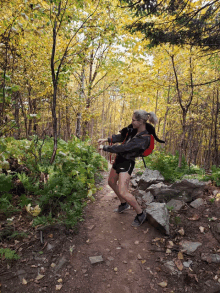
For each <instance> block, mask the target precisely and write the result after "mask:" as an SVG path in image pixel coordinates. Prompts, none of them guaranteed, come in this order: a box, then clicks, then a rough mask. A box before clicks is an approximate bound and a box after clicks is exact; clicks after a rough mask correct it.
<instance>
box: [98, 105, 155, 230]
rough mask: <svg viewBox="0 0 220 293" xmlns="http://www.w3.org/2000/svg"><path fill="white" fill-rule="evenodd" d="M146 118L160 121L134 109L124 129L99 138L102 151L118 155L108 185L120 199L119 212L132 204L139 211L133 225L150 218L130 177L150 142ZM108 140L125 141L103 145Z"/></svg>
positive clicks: (149, 114)
mask: <svg viewBox="0 0 220 293" xmlns="http://www.w3.org/2000/svg"><path fill="white" fill-rule="evenodd" d="M147 120H149V122H151V123H154V124H156V123H157V117H156V115H155V114H154V113H152V112H151V113H147V112H146V111H144V110H137V111H134V113H133V117H132V124H131V125H129V126H128V127H126V128H123V129H122V130H121V131H120V134H117V135H113V136H112V138H108V139H99V140H98V143H99V144H100V146H99V149H100V150H104V151H106V152H110V153H116V154H117V156H116V159H115V162H114V164H113V166H112V169H111V171H110V174H109V179H108V184H109V186H110V187H111V188H112V189H113V190H114V192H115V193H116V195H117V196H118V198H119V200H120V202H121V204H120V205H119V206H118V209H117V210H116V211H117V212H118V213H122V212H124V211H125V210H127V209H129V208H130V206H132V207H133V208H134V210H135V211H136V213H137V215H136V217H135V219H134V221H133V223H132V226H134V227H138V226H140V225H141V224H143V223H144V221H145V220H146V217H147V214H146V211H145V210H144V211H142V208H141V207H140V205H139V204H138V203H137V201H136V199H135V197H134V196H133V195H132V194H131V193H130V192H129V180H130V177H131V173H132V171H133V169H134V165H135V158H136V157H139V156H141V154H142V153H143V152H144V150H145V149H147V148H148V147H149V145H150V134H149V132H148V131H147V130H146V123H147ZM147 124H149V123H147ZM152 127H153V126H152ZM153 128H154V127H153ZM107 141H108V142H109V143H110V142H112V143H116V142H122V144H121V145H113V146H105V145H104V146H103V145H102V144H103V143H104V142H107Z"/></svg>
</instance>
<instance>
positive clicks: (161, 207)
mask: <svg viewBox="0 0 220 293" xmlns="http://www.w3.org/2000/svg"><path fill="white" fill-rule="evenodd" d="M146 212H147V219H148V221H149V223H150V224H151V225H152V226H154V227H155V228H157V229H159V230H160V231H161V232H162V233H165V234H166V235H169V212H168V210H167V208H166V204H165V203H157V202H152V203H150V204H149V205H148V206H147V208H146Z"/></svg>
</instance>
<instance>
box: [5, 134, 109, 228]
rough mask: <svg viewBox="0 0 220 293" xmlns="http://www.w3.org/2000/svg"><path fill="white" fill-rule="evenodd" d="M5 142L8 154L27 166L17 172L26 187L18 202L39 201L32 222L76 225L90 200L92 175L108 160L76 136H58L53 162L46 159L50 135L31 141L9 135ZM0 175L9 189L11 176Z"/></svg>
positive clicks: (51, 144)
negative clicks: (69, 137)
mask: <svg viewBox="0 0 220 293" xmlns="http://www.w3.org/2000/svg"><path fill="white" fill-rule="evenodd" d="M5 143H6V144H7V157H8V158H9V157H10V158H11V157H12V158H16V159H17V160H18V163H19V164H21V165H25V166H26V167H27V169H28V172H26V173H24V172H23V173H16V176H17V177H18V179H19V180H20V181H21V183H22V186H23V187H24V190H25V194H23V195H22V196H21V197H20V201H19V205H20V206H21V207H24V206H25V205H27V204H28V203H31V204H32V205H37V204H39V205H40V208H41V214H40V215H39V216H38V217H37V218H35V220H34V224H35V225H39V224H42V223H43V224H44V223H48V222H50V223H51V222H53V221H64V222H65V223H66V224H67V225H68V226H73V225H75V224H76V222H77V221H78V220H80V219H81V218H82V211H83V207H84V205H85V203H86V201H87V200H88V199H90V200H93V196H92V194H94V193H95V192H96V186H95V175H96V173H97V172H98V171H100V170H104V169H106V168H107V161H106V160H105V159H104V158H103V157H101V156H100V155H99V154H98V153H97V152H96V151H95V149H94V148H93V147H92V146H91V145H90V142H89V141H84V142H82V141H80V140H79V139H78V138H76V137H73V139H72V140H71V141H69V142H65V141H64V140H61V139H60V140H58V149H57V156H56V159H55V162H54V163H53V165H51V164H50V162H49V161H50V158H51V155H52V150H53V139H52V138H46V139H45V140H43V141H42V140H39V139H38V138H37V137H36V136H34V137H33V139H32V141H27V140H15V139H13V138H8V139H5ZM15 150H16V152H15ZM1 175H2V176H3V178H4V180H5V181H6V182H8V189H7V190H8V191H9V190H10V187H11V185H9V183H10V182H11V181H10V180H11V179H12V178H11V177H10V176H9V175H7V176H4V174H1ZM6 185H7V184H6ZM6 203H7V204H9V203H10V198H8V199H7V200H6V199H4V201H3V202H2V204H4V207H3V208H4V209H5V208H6ZM0 204H1V203H0Z"/></svg>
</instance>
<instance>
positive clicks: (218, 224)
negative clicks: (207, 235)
mask: <svg viewBox="0 0 220 293" xmlns="http://www.w3.org/2000/svg"><path fill="white" fill-rule="evenodd" d="M215 228H216V232H217V233H218V234H220V223H216V224H215Z"/></svg>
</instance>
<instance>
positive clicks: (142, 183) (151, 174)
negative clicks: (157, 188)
mask: <svg viewBox="0 0 220 293" xmlns="http://www.w3.org/2000/svg"><path fill="white" fill-rule="evenodd" d="M162 181H164V177H163V176H162V175H161V174H160V172H159V171H157V170H150V169H147V168H146V169H145V171H144V173H143V175H142V176H141V178H140V180H139V182H138V188H139V189H142V190H146V188H147V187H148V186H150V185H151V184H156V183H159V182H162Z"/></svg>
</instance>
